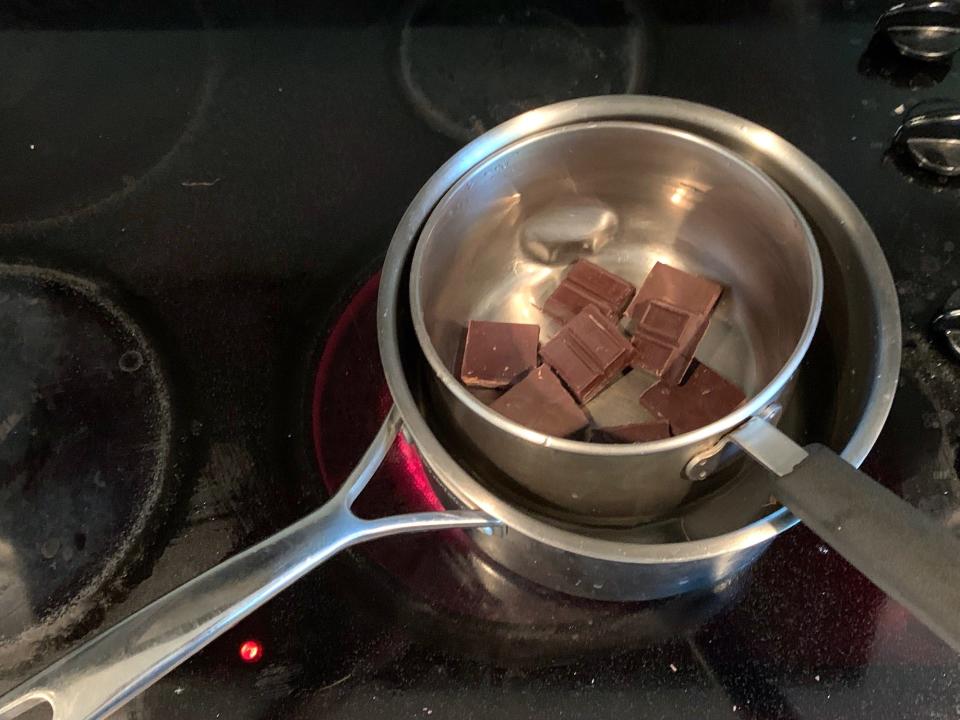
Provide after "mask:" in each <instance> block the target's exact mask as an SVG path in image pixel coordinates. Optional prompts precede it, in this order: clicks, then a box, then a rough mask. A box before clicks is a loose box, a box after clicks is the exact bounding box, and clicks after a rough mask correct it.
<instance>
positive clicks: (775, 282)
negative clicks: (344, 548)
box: [410, 120, 822, 524]
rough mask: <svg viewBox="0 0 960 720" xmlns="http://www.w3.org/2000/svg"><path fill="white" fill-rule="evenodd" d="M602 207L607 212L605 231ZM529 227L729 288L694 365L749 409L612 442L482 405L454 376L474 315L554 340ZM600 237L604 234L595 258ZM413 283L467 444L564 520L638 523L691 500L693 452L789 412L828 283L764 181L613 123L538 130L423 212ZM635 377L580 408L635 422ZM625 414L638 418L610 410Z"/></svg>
mask: <svg viewBox="0 0 960 720" xmlns="http://www.w3.org/2000/svg"><path fill="white" fill-rule="evenodd" d="M596 208H604V210H603V216H604V217H606V218H608V219H607V220H606V221H605V222H602V223H601V222H599V221H598V220H597V211H596ZM544 218H549V219H550V220H551V222H545V221H544ZM557 218H566V219H567V222H566V223H560V222H558V221H557ZM531 225H532V226H533V227H535V228H536V235H537V236H538V237H539V238H540V239H541V240H540V243H539V244H538V245H537V249H538V250H539V249H540V248H542V247H543V246H545V245H547V244H548V243H547V241H546V240H545V239H544V237H545V235H546V233H547V232H548V230H551V229H552V230H554V231H555V232H556V233H557V238H558V242H557V243H556V244H557V245H560V246H564V245H567V244H569V240H570V233H571V231H572V230H573V229H576V228H578V227H580V228H584V229H586V230H588V231H589V232H588V234H587V235H586V236H585V238H586V240H585V244H586V245H587V246H588V247H590V248H591V249H593V250H594V252H593V253H592V254H590V255H588V257H589V258H590V259H591V260H592V261H594V262H597V263H598V264H600V265H603V266H605V267H606V268H607V269H609V270H611V271H613V272H615V273H617V274H619V275H621V276H622V277H625V278H627V279H628V280H630V281H631V282H633V283H634V284H636V285H638V286H639V285H640V284H641V283H642V282H643V279H644V277H645V276H646V274H647V273H648V272H649V270H650V268H651V267H652V266H653V265H654V263H655V262H657V261H663V262H666V263H668V264H670V265H672V266H674V267H680V268H683V269H686V270H689V271H691V272H694V273H698V274H702V275H705V276H707V277H710V278H712V279H714V280H717V281H718V282H720V283H722V284H723V285H724V286H725V288H726V290H725V292H724V295H723V297H722V299H721V302H720V304H719V306H718V307H717V310H716V311H715V313H714V315H713V317H712V318H711V323H710V326H709V329H708V331H707V334H706V336H705V337H704V340H703V341H702V343H701V345H700V347H699V349H698V353H697V355H698V357H699V358H700V359H701V360H703V361H704V362H706V363H707V364H709V365H710V366H711V367H713V368H715V369H717V370H718V371H719V372H720V373H721V374H723V375H724V376H726V377H727V378H729V379H731V380H732V381H733V382H735V383H736V384H737V385H739V386H740V387H742V388H743V389H744V391H745V392H746V394H747V397H748V398H751V399H750V400H749V401H748V402H747V403H745V404H744V405H743V406H741V407H740V408H738V409H737V411H735V412H734V413H732V414H731V415H730V416H728V417H727V418H723V419H721V420H719V421H717V422H715V423H713V424H711V425H710V426H708V427H705V428H702V429H700V430H697V431H695V432H692V433H687V434H686V435H683V436H679V437H675V438H670V439H667V440H662V441H657V442H652V443H644V444H634V445H613V446H611V445H597V444H593V443H585V442H580V441H575V440H564V439H561V438H555V437H548V436H545V435H542V434H540V433H537V432H534V431H531V430H529V429H527V428H525V427H523V426H521V425H518V424H517V423H514V422H512V421H510V420H507V419H506V418H504V417H502V416H501V415H499V414H498V413H496V412H494V411H492V410H490V409H489V408H488V407H486V406H485V405H484V404H483V403H482V402H480V401H479V400H477V399H476V398H475V397H474V396H473V395H471V394H470V392H469V391H468V390H467V389H466V388H465V387H463V386H462V384H461V383H460V382H459V380H458V379H457V374H458V368H457V362H458V359H459V354H460V348H461V344H462V337H463V332H464V328H465V327H466V323H467V321H468V320H472V319H483V320H502V321H508V322H526V323H536V324H538V325H540V327H541V342H543V341H545V340H547V339H548V338H549V337H550V336H551V335H552V333H553V332H555V331H556V330H557V329H559V325H558V324H556V323H554V322H552V321H551V319H550V318H548V317H547V316H545V315H543V314H542V313H541V312H540V309H539V308H540V307H542V306H543V304H544V301H545V300H546V298H547V297H548V296H549V294H550V293H551V292H552V291H553V289H554V288H555V287H556V286H557V284H558V283H559V281H560V278H561V276H562V274H563V272H564V270H565V269H566V266H565V264H564V263H562V262H561V263H558V262H555V261H554V259H553V257H552V256H551V255H550V254H549V253H539V252H538V253H534V254H531V253H530V252H528V247H529V243H528V242H526V238H528V237H529V235H530V234H531V231H530V229H529V228H530V226H531ZM597 226H602V227H603V231H602V232H601V231H596V230H595V229H594V228H596V227H597ZM597 236H605V237H604V240H605V242H604V243H603V244H602V246H601V247H597V246H596V244H595V243H594V240H593V239H594V238H595V237H597ZM580 256H581V257H583V256H584V254H582V253H581V255H580ZM545 257H546V258H547V261H544V258H545ZM410 286H411V291H410V298H411V309H412V316H413V322H414V328H415V329H416V332H417V336H418V338H419V340H420V344H421V346H422V347H423V348H424V353H425V355H426V357H427V360H428V362H429V363H430V365H431V367H432V368H433V371H434V373H435V375H436V377H437V378H438V380H439V383H440V384H441V397H442V399H443V404H444V405H445V407H446V408H447V411H448V413H449V416H450V418H451V420H452V422H453V423H454V424H455V425H456V426H457V427H458V428H459V430H460V435H461V437H462V439H463V440H464V442H465V443H470V444H472V445H473V446H474V448H475V451H476V452H477V453H478V454H479V455H481V456H483V457H484V458H487V459H489V460H491V461H492V462H493V463H494V464H495V465H496V466H497V467H498V468H499V469H500V470H502V471H503V472H504V473H505V474H506V475H507V476H509V478H510V481H511V482H516V483H517V484H519V485H520V486H522V488H523V490H525V491H527V492H528V493H530V494H532V495H534V496H536V497H537V498H539V499H541V500H543V501H545V503H546V504H547V506H549V507H553V508H557V509H558V510H559V511H561V512H563V513H564V516H565V517H568V518H569V517H573V518H582V519H583V521H584V522H587V523H598V522H601V523H607V524H609V523H619V524H636V523H637V522H638V521H639V520H643V519H650V518H653V517H657V516H659V515H661V514H663V513H664V512H667V511H669V510H672V509H673V508H674V507H675V506H676V505H678V504H679V503H680V502H681V500H682V499H683V498H684V497H685V496H686V495H687V493H688V491H689V489H690V481H689V480H688V478H687V477H686V475H685V474H684V473H683V468H684V466H685V465H686V463H687V461H688V460H689V457H690V455H691V454H694V453H697V452H699V451H701V450H703V449H706V448H708V447H710V446H712V445H713V444H714V443H715V442H716V440H717V439H718V438H719V437H720V436H721V435H722V434H723V433H724V432H726V431H728V430H729V429H731V428H733V427H735V426H736V425H737V424H738V423H740V422H743V421H744V420H745V419H746V418H748V417H750V416H751V415H752V414H755V413H759V412H760V410H761V409H762V408H764V407H765V406H767V405H768V404H769V403H770V402H772V401H773V400H775V399H781V400H784V401H785V398H782V397H781V396H782V394H783V392H784V390H785V389H786V386H787V382H788V380H789V379H790V378H791V377H792V376H793V374H794V373H795V371H796V368H797V366H798V365H799V363H800V360H801V358H802V357H803V354H804V353H805V352H806V349H807V347H808V346H809V343H810V340H811V338H812V337H813V332H814V330H815V327H816V322H817V318H818V317H819V311H820V301H821V293H822V278H821V274H820V260H819V256H818V253H817V249H816V244H815V242H814V240H813V236H812V234H811V232H810V230H809V228H808V227H807V224H806V222H805V221H804V219H803V218H802V216H801V215H800V213H799V211H798V210H797V208H796V206H795V205H794V204H793V203H792V202H791V201H790V200H789V198H787V196H786V195H785V194H784V193H783V192H782V191H781V190H780V189H779V188H777V187H776V186H775V185H774V184H773V183H772V182H771V181H770V180H769V179H768V178H766V177H765V176H764V175H763V174H762V173H759V172H757V171H756V170H755V169H754V168H752V167H751V166H750V165H749V164H747V163H746V162H744V161H743V160H741V159H740V158H738V157H737V156H736V155H735V154H734V153H731V152H729V151H727V150H725V149H724V148H723V147H722V146H720V145H718V144H716V143H713V142H711V141H708V140H704V139H702V138H699V137H697V136H695V135H692V134H690V133H687V132H684V131H680V130H676V129H672V128H667V127H664V126H661V125H652V124H645V123H637V122H620V121H609V120H607V121H603V122H588V123H575V124H571V125H565V126H563V127H559V128H553V129H550V130H546V131H542V132H538V133H533V134H531V135H529V136H527V137H524V138H523V139H522V140H520V141H518V142H515V143H513V144H511V145H509V146H508V147H506V148H504V149H503V150H501V151H499V152H497V153H494V154H492V155H491V156H490V157H488V158H486V159H485V160H484V161H483V162H481V163H479V164H478V165H477V166H475V167H474V168H472V169H471V170H470V172H468V173H467V174H466V175H465V176H464V177H462V178H461V179H460V180H459V181H458V182H457V183H456V184H455V185H454V186H453V188H452V189H451V190H450V191H449V192H448V193H447V194H446V196H445V197H444V198H443V199H442V200H441V202H440V203H439V204H438V205H437V207H436V209H435V210H434V211H433V212H432V214H431V215H430V218H429V219H428V221H427V223H426V225H425V227H424V229H423V232H422V234H421V237H420V239H419V240H418V242H417V246H416V250H415V253H414V257H413V265H412V269H411V280H410ZM635 376H636V377H635ZM633 381H637V382H640V383H644V382H645V383H647V384H649V383H650V382H652V381H653V378H652V377H649V376H647V375H645V374H643V373H640V372H637V371H634V372H633V373H631V375H630V376H629V377H628V378H626V379H624V381H623V385H624V386H629V388H628V390H632V392H627V393H626V395H625V396H624V397H623V398H621V402H619V403H616V402H609V401H608V400H609V399H608V398H607V397H605V395H601V396H600V397H599V398H598V399H597V401H596V402H592V403H589V404H588V405H587V409H588V411H590V413H591V415H592V416H593V417H594V419H595V421H596V422H597V423H598V424H600V425H604V424H610V425H613V424H617V423H618V422H630V421H638V420H643V419H645V416H644V415H642V413H643V411H642V409H641V408H640V407H639V403H638V398H639V396H640V393H641V390H642V388H640V387H635V385H636V383H635V382H633ZM618 385H619V384H618ZM615 389H616V390H620V389H622V388H619V387H617V388H615ZM610 392H614V390H611V391H610ZM624 407H625V408H626V412H627V413H628V414H629V413H631V412H632V413H633V416H632V417H623V418H618V417H613V416H608V415H607V413H611V412H613V413H615V412H621V413H622V412H624Z"/></svg>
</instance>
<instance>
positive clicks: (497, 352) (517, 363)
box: [460, 320, 540, 388]
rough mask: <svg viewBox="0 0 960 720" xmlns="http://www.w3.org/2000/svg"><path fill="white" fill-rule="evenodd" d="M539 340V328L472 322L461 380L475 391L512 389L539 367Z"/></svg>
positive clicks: (461, 367)
mask: <svg viewBox="0 0 960 720" xmlns="http://www.w3.org/2000/svg"><path fill="white" fill-rule="evenodd" d="M539 338H540V328H539V326H537V325H524V324H520V323H504V322H487V321H484V320H471V321H470V322H469V323H468V324H467V339H466V342H465V343H464V348H463V362H462V363H461V364H460V380H461V381H462V382H463V384H464V385H468V386H471V387H483V388H502V387H509V386H510V385H512V384H513V383H515V382H516V381H517V380H519V379H520V378H521V377H522V376H523V374H524V373H526V372H527V371H529V370H530V369H531V368H533V367H534V366H535V365H536V364H537V343H538V342H539Z"/></svg>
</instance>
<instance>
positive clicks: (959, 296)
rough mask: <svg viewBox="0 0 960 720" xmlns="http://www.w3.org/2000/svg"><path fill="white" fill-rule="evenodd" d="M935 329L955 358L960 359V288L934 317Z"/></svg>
mask: <svg viewBox="0 0 960 720" xmlns="http://www.w3.org/2000/svg"><path fill="white" fill-rule="evenodd" d="M933 330H934V332H935V333H937V334H939V335H940V337H941V338H942V339H943V341H944V343H945V347H946V348H947V350H948V351H949V352H950V354H951V355H953V359H954V360H958V361H960V290H957V291H955V292H954V293H953V294H952V295H951V296H950V299H949V300H947V304H946V305H945V306H944V308H943V312H942V313H941V314H940V315H938V316H937V317H936V319H934V321H933Z"/></svg>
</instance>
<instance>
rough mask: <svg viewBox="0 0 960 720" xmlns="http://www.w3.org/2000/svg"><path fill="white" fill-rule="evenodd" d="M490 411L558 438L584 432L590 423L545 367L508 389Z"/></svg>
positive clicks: (539, 368)
mask: <svg viewBox="0 0 960 720" xmlns="http://www.w3.org/2000/svg"><path fill="white" fill-rule="evenodd" d="M490 408H491V409H493V410H496V411H497V412H498V413H500V414H501V415H503V416H504V417H507V418H509V419H511V420H513V421H514V422H518V423H520V424H521V425H525V426H526V427H528V428H530V429H531V430H536V431H537V432H542V433H543V434H544V435H554V436H556V437H567V436H568V435H571V434H573V433H575V432H577V431H578V430H582V429H583V428H584V427H586V425H587V423H588V422H589V421H590V420H589V418H588V417H587V415H586V414H585V413H584V412H583V410H581V409H580V407H579V406H578V405H577V402H576V400H574V399H573V398H572V397H571V396H570V393H569V392H567V389H566V388H565V387H563V384H562V383H561V382H560V380H559V379H557V376H556V375H554V374H553V372H552V371H551V370H550V368H548V367H547V366H546V365H541V366H540V367H538V368H537V369H536V370H534V371H532V372H531V373H530V374H529V375H527V376H526V377H525V378H524V379H523V380H521V381H520V382H518V383H517V384H516V385H514V386H513V387H512V388H510V389H509V390H507V392H505V393H504V394H503V395H501V396H500V398H498V399H497V400H495V401H494V402H493V403H492V404H491V405H490Z"/></svg>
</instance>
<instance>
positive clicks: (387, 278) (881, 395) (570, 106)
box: [377, 95, 900, 564]
mask: <svg viewBox="0 0 960 720" xmlns="http://www.w3.org/2000/svg"><path fill="white" fill-rule="evenodd" d="M604 119H620V120H631V119H632V120H636V121H640V122H660V123H663V124H671V125H673V126H676V127H681V128H686V129H690V130H692V131H693V132H697V131H698V130H701V129H702V130H703V131H705V132H708V133H709V134H713V135H719V136H723V137H731V138H736V140H737V141H739V142H740V143H742V144H743V145H744V147H746V148H749V149H751V151H752V152H755V153H757V154H760V155H763V154H768V155H770V156H773V157H775V160H776V162H778V163H779V164H780V165H781V166H782V167H783V168H785V170H786V169H789V171H791V172H793V173H794V174H795V175H796V176H797V177H799V178H800V179H801V180H802V181H803V182H804V184H805V185H806V186H807V187H809V188H811V189H814V190H815V191H816V192H815V194H816V197H817V200H818V201H819V202H821V203H822V204H823V205H825V206H826V207H827V208H828V209H829V211H830V212H831V213H832V214H833V215H835V216H836V217H838V218H839V221H840V223H841V224H842V225H843V226H844V227H846V228H848V231H849V233H850V238H851V241H852V244H853V246H854V249H855V250H856V252H857V254H858V255H859V256H860V257H861V258H863V259H864V264H865V265H866V266H868V267H869V271H870V275H871V277H872V279H873V281H874V283H873V291H874V293H875V295H876V304H877V305H878V306H879V307H880V308H881V312H880V317H879V319H878V322H879V334H880V341H879V342H878V352H879V355H880V356H879V358H878V363H877V375H878V381H877V383H876V384H875V385H874V386H873V387H872V388H871V390H870V394H869V399H868V400H867V402H866V407H865V410H864V413H863V416H862V418H861V421H860V423H859V424H858V426H857V428H856V430H855V431H854V433H853V435H852V436H851V438H850V440H849V441H848V443H847V445H846V447H845V448H844V449H843V451H842V452H841V455H842V457H843V458H844V459H845V460H847V461H848V462H850V463H851V464H853V465H855V466H857V465H859V464H860V463H861V462H862V461H863V459H864V458H865V457H866V455H867V453H868V452H869V451H870V449H871V448H872V447H873V444H874V442H875V441H876V439H877V437H878V435H879V434H880V430H881V429H882V427H883V424H884V422H885V421H886V418H887V415H888V413H889V411H890V407H891V405H892V403H893V395H894V391H895V389H896V384H897V378H898V375H899V368H900V319H899V309H898V304H897V295H896V290H895V287H894V284H893V277H892V276H891V274H890V269H889V267H888V266H887V264H886V261H885V259H884V257H883V252H882V250H881V248H880V245H879V243H878V242H877V239H876V237H875V236H874V234H873V231H872V230H871V229H870V227H869V225H868V224H867V222H866V220H865V219H864V218H863V216H862V215H861V214H860V211H859V210H858V209H857V207H856V206H855V205H854V204H853V202H852V201H851V200H850V198H849V197H848V196H847V195H846V193H844V191H843V190H842V189H841V188H840V187H839V186H838V185H837V184H836V183H835V182H834V181H833V179H832V178H830V177H829V176H828V175H827V174H826V172H825V171H824V170H823V169H822V168H820V167H819V166H818V165H817V164H816V163H814V162H813V161H812V160H811V159H810V158H808V157H807V156H806V155H805V154H803V153H802V152H801V151H800V150H799V149H797V148H796V147H794V146H793V145H791V144H790V143H788V142H787V141H785V140H784V139H783V138H781V137H779V136H777V135H775V134H774V133H772V132H771V131H769V130H767V129H766V128H763V127H762V126H760V125H757V124H755V123H753V122H750V121H748V120H745V119H744V118H741V117H738V116H736V115H732V114H730V113H726V112H724V111H721V110H717V109H715V108H711V107H708V106H705V105H700V104H698V103H692V102H688V101H684V100H675V99H672V98H662V97H653V96H639V95H637V96H630V95H623V96H600V97H593V98H582V99H577V100H570V101H566V102H561V103H557V104H555V105H550V106H547V107H543V108H539V109H536V110H532V111H530V112H527V113H524V114H523V115H520V116H518V117H516V118H514V119H512V120H509V121H507V122H506V123H503V124H502V125H500V126H498V127H496V128H494V129H493V130H491V131H489V132H488V133H486V134H484V135H482V136H481V137H479V138H477V139H476V140H474V141H473V142H471V143H469V144H468V145H466V146H464V147H463V148H461V149H460V150H459V151H458V152H457V153H456V154H455V155H454V156H453V157H451V158H450V159H449V160H448V161H447V162H446V163H444V164H443V165H442V166H441V167H440V169H438V170H437V171H436V172H435V173H434V175H433V176H432V177H431V178H430V179H429V180H428V181H427V183H426V184H425V185H424V186H423V187H422V188H421V190H420V191H419V192H418V193H417V195H416V196H415V197H414V199H413V201H412V202H411V204H410V206H409V207H408V208H407V211H406V212H405V213H404V215H403V217H402V218H401V220H400V223H399V225H398V226H397V230H396V232H395V233H394V236H393V239H392V240H391V243H390V247H389V249H388V251H387V256H386V259H385V261H384V266H383V273H382V276H381V282H380V291H379V298H378V323H377V333H378V342H379V348H380V355H381V360H382V362H383V367H384V372H385V375H386V379H387V384H388V386H389V388H390V392H391V394H392V396H393V399H394V402H395V403H396V404H397V407H398V409H399V410H400V413H401V415H402V416H403V419H404V424H405V426H406V429H407V432H408V433H409V435H410V437H411V438H412V440H413V442H414V444H415V445H416V447H417V449H418V450H419V452H420V454H421V455H422V456H423V459H424V460H425V462H427V463H428V464H429V466H430V467H431V469H433V470H434V472H435V473H436V474H437V475H438V476H439V477H440V478H441V480H442V482H443V484H444V486H445V487H446V488H447V489H448V490H449V491H450V492H451V494H452V495H453V496H454V497H456V498H457V499H458V500H459V501H461V502H463V503H464V504H465V505H468V506H470V507H476V508H479V509H481V510H483V511H485V512H487V513H489V514H490V515H492V516H494V517H496V518H498V519H500V520H502V521H503V522H504V523H505V524H506V525H507V526H509V528H510V529H511V530H512V531H516V532H520V533H522V534H523V535H526V536H528V537H530V538H532V539H534V540H537V541H538V542H542V543H544V544H547V545H550V546H553V547H556V548H559V549H563V550H567V551H569V552H572V553H576V554H580V555H585V556H588V557H593V558H598V559H604V560H610V561H615V562H627V563H635V564H659V563H683V562H689V561H692V560H697V559H706V558H715V557H718V556H722V555H725V554H728V553H732V552H735V551H737V550H742V549H746V548H749V547H753V546H755V545H758V544H761V543H764V542H767V541H769V540H771V539H773V538H774V537H775V536H776V535H777V534H779V533H781V532H783V531H784V530H786V529H788V528H790V527H792V526H793V525H795V524H796V523H797V522H799V520H798V518H797V517H796V516H795V515H793V513H791V512H790V511H789V510H788V509H786V508H779V509H777V510H776V511H774V512H772V513H771V514H770V515H768V516H766V517H765V518H762V519H760V520H758V521H756V522H754V523H752V524H750V525H748V526H746V527H743V528H740V529H738V530H735V531H732V532H729V533H725V534H723V535H718V536H716V537H713V538H708V539H704V540H695V541H688V542H681V543H671V544H657V545H643V544H631V543H624V542H618V541H615V540H609V539H600V538H596V537H593V536H590V535H584V534H580V533H575V532H572V531H570V530H566V529H563V528H560V527H557V526H556V525H553V524H551V523H548V522H545V521H543V520H541V519H539V518H536V517H534V516H532V515H530V514H528V513H526V512H525V511H523V510H521V509H520V508H517V507H515V506H513V505H511V504H510V503H508V502H506V501H504V500H503V499H501V498H499V497H498V496H497V495H496V494H495V493H493V492H492V491H491V490H489V489H488V488H486V487H485V486H484V485H482V484H481V483H480V482H479V481H477V480H476V479H474V478H473V477H472V476H471V475H470V474H469V473H467V472H466V471H465V470H464V469H463V468H462V467H460V466H459V464H457V463H456V462H455V461H454V460H453V458H451V457H450V455H449V454H448V453H447V452H446V450H445V449H444V448H443V446H442V445H441V444H440V442H439V441H438V440H437V438H436V436H435V435H434V434H433V432H432V431H431V430H430V428H429V426H428V425H427V422H426V420H425V419H424V417H423V416H422V415H421V414H420V411H419V408H418V406H417V403H416V400H415V399H414V397H413V394H412V392H411V389H410V387H409V385H408V383H407V380H406V376H405V374H404V369H403V363H402V359H401V357H400V348H399V343H398V342H397V339H398V309H399V308H400V307H401V304H400V303H401V292H404V291H405V288H404V287H403V286H404V283H403V277H404V270H405V265H406V262H407V258H408V257H409V254H410V251H411V249H412V247H413V245H414V243H415V241H416V238H417V237H418V235H419V232H420V230H421V228H422V227H423V224H424V222H425V221H426V218H427V217H428V216H429V213H430V212H431V211H432V209H433V208H434V206H435V205H436V204H437V202H439V200H440V198H441V197H443V195H444V194H445V193H446V192H447V190H448V189H449V188H450V187H452V186H453V184H454V183H455V182H456V181H457V180H458V179H459V178H460V177H461V176H462V175H464V174H465V173H466V172H467V171H469V169H470V168H472V167H473V166H475V165H477V164H478V163H480V162H482V161H483V160H484V159H485V158H486V157H488V156H489V155H491V154H492V153H495V152H496V151H498V150H499V149H500V148H502V147H505V146H506V145H508V144H510V143H512V142H515V141H516V140H518V139H521V138H523V137H525V136H526V135H529V134H531V133H534V132H538V131H542V130H545V129H548V128H552V127H557V126H560V125H566V124H572V123H579V122H584V121H599V120H604ZM774 151H775V153H774Z"/></svg>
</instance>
